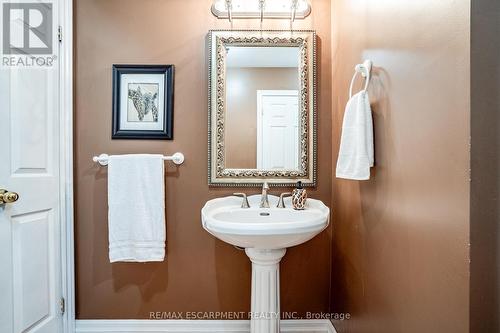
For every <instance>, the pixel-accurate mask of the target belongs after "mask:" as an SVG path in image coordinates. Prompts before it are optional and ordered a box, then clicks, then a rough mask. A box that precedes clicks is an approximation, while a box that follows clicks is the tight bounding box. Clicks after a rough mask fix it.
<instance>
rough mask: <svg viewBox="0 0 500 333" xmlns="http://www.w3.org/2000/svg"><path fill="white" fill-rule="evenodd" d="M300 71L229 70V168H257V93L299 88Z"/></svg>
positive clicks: (272, 69)
mask: <svg viewBox="0 0 500 333" xmlns="http://www.w3.org/2000/svg"><path fill="white" fill-rule="evenodd" d="M298 77H299V76H298V69H297V68H291V67H288V68H228V69H227V72H226V99H227V113H226V138H225V141H226V142H225V143H226V168H235V169H255V168H257V90H294V89H299V79H298Z"/></svg>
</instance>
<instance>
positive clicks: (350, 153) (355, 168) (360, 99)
mask: <svg viewBox="0 0 500 333" xmlns="http://www.w3.org/2000/svg"><path fill="white" fill-rule="evenodd" d="M373 159H374V158H373V120H372V110H371V108H370V98H369V96H368V93H367V92H366V90H362V91H360V92H359V93H357V94H356V95H354V96H352V98H351V99H350V100H349V102H347V105H346V108H345V113H344V123H343V125H342V138H341V143H340V151H339V158H338V160H337V178H345V179H353V180H368V179H370V167H372V166H373Z"/></svg>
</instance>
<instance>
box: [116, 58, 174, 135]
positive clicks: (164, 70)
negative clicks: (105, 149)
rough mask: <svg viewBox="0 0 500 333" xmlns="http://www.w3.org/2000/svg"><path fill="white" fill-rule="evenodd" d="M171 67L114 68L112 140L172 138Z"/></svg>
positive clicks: (172, 99)
mask: <svg viewBox="0 0 500 333" xmlns="http://www.w3.org/2000/svg"><path fill="white" fill-rule="evenodd" d="M173 107H174V66H173V65H113V126H112V134H111V138H112V139H148V140H150V139H154V140H172V139H173V135H172V133H173V121H172V120H173Z"/></svg>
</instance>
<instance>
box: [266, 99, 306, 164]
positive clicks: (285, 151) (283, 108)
mask: <svg viewBox="0 0 500 333" xmlns="http://www.w3.org/2000/svg"><path fill="white" fill-rule="evenodd" d="M298 105H299V97H298V91H297V90H259V91H257V168H258V169H265V170H276V169H286V170H297V169H298V168H299V155H298V154H299V139H298V135H299V107H298Z"/></svg>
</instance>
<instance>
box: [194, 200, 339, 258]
mask: <svg viewBox="0 0 500 333" xmlns="http://www.w3.org/2000/svg"><path fill="white" fill-rule="evenodd" d="M248 201H249V203H250V206H251V208H248V209H244V208H241V202H242V198H238V197H234V196H230V197H224V198H218V199H213V200H210V201H208V202H207V203H206V204H205V206H204V207H203V209H202V210H201V216H202V221H203V227H204V228H205V230H207V231H208V232H209V233H211V234H212V235H214V236H215V237H217V238H219V239H220V240H222V241H224V242H226V243H229V244H232V245H236V246H239V247H243V248H258V249H283V248H287V247H291V246H295V245H298V244H302V243H304V242H307V241H308V240H310V239H311V238H313V237H314V236H316V235H317V234H319V233H320V232H321V231H323V230H324V229H325V228H326V227H327V226H328V223H329V216H330V210H329V208H328V207H327V206H325V205H324V204H323V203H322V202H321V201H319V200H314V199H308V200H307V203H306V209H305V210H294V209H293V208H291V206H292V204H291V199H290V198H285V206H286V207H287V208H276V205H277V203H278V197H276V196H273V195H269V205H270V206H271V208H258V207H259V203H260V194H258V195H252V196H250V197H248Z"/></svg>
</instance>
